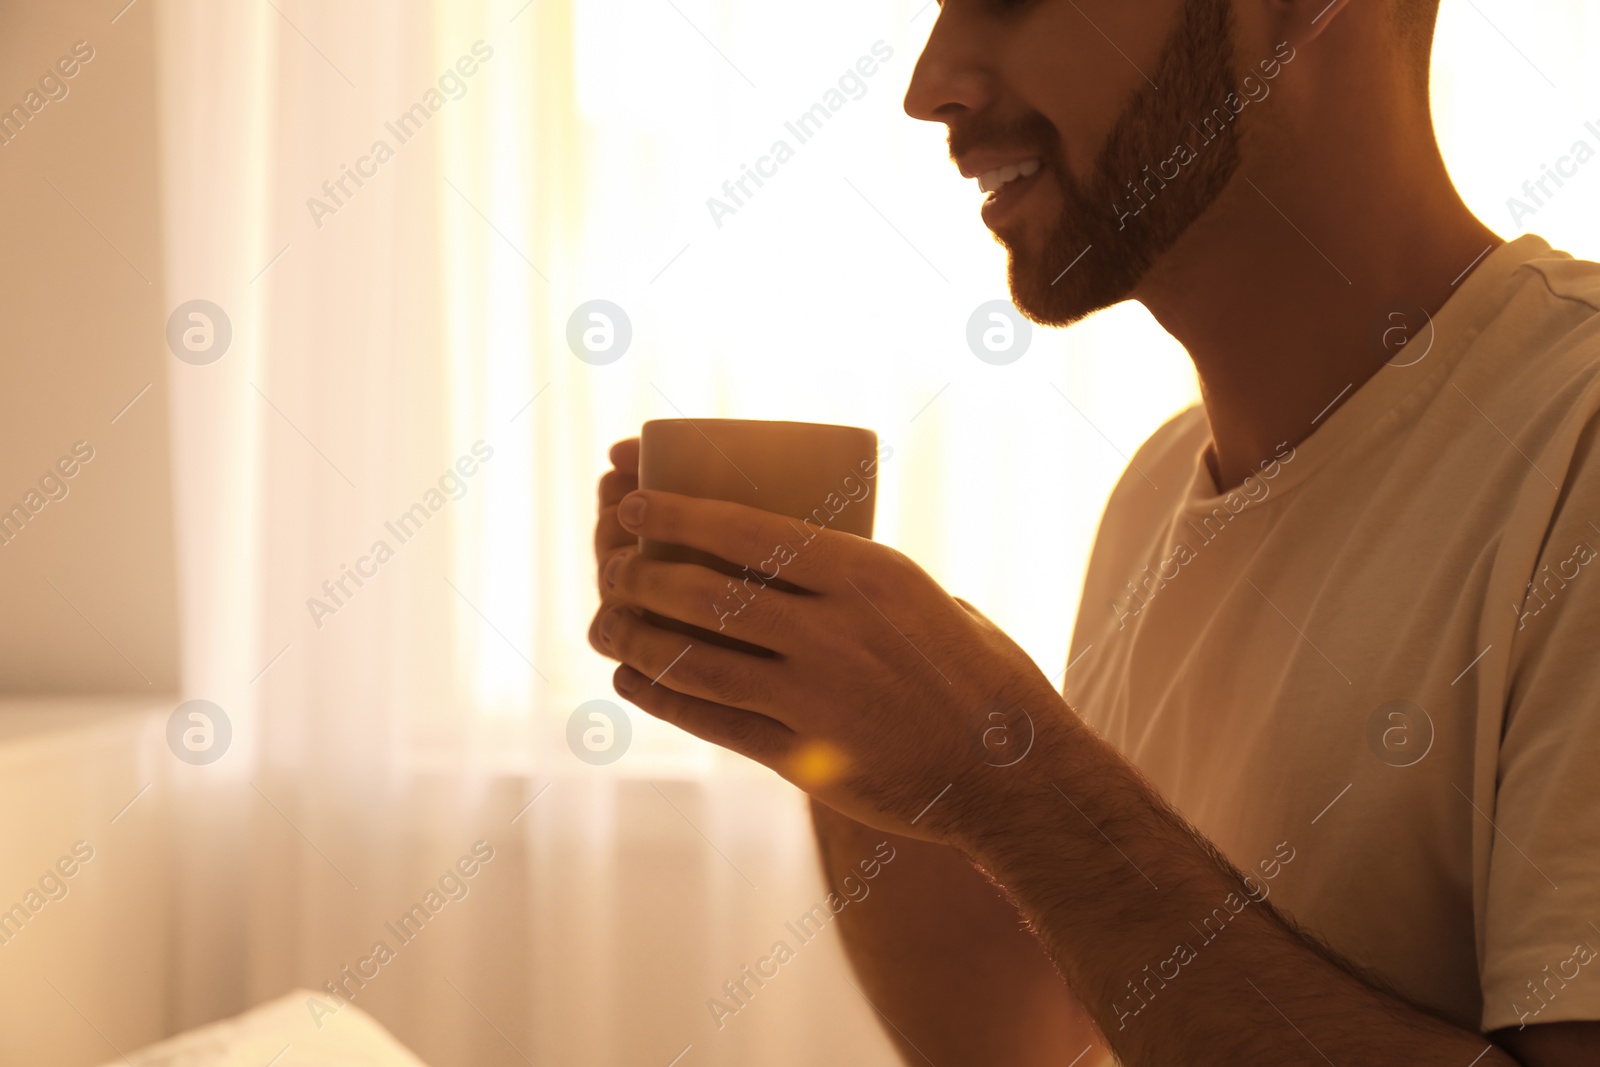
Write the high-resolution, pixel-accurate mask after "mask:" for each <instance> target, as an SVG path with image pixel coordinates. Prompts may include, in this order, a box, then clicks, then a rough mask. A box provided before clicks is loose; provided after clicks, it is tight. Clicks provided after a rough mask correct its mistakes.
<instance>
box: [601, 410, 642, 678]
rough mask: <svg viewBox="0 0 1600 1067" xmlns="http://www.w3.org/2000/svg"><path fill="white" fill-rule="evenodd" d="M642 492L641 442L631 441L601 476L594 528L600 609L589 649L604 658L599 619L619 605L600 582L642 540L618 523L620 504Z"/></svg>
mask: <svg viewBox="0 0 1600 1067" xmlns="http://www.w3.org/2000/svg"><path fill="white" fill-rule="evenodd" d="M637 488H639V439H638V438H637V437H629V438H626V439H625V440H622V441H618V442H617V443H616V444H614V445H612V446H611V470H608V471H606V472H605V473H604V474H602V475H601V476H600V515H599V519H598V520H597V521H596V522H595V526H594V558H595V564H596V568H597V569H596V571H595V581H596V583H597V584H598V585H599V586H600V609H599V610H598V611H596V612H595V614H594V618H593V619H591V620H589V645H590V647H592V648H593V649H594V650H595V651H596V652H598V653H600V654H601V655H602V656H609V657H611V658H612V659H615V658H616V657H615V656H612V655H611V652H610V650H608V649H607V648H606V647H605V645H603V644H601V643H600V640H599V630H598V626H599V624H600V617H601V616H602V615H604V614H605V613H606V612H607V611H608V610H610V608H611V607H612V606H613V605H614V604H615V603H616V601H615V599H614V598H612V597H609V596H607V594H606V584H605V582H604V581H601V580H600V575H602V574H604V572H605V566H606V561H607V560H609V559H610V558H611V557H612V556H614V555H616V553H618V552H619V551H622V550H625V549H630V548H634V547H636V546H637V545H638V544H639V538H638V537H637V536H636V535H634V534H631V533H629V532H628V531H627V530H624V529H623V528H622V526H621V524H619V523H618V522H617V503H618V502H619V501H620V500H621V499H622V498H623V497H625V496H627V495H628V494H629V493H631V492H633V491H634V490H635V489H637Z"/></svg>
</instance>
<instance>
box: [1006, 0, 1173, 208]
mask: <svg viewBox="0 0 1600 1067" xmlns="http://www.w3.org/2000/svg"><path fill="white" fill-rule="evenodd" d="M1182 9H1183V0H1144V2H1141V3H1128V2H1127V0H1076V3H1049V4H1038V5H1036V7H1035V12H1036V13H1034V14H1032V15H1030V16H1028V17H1026V18H1021V19H1018V20H1017V22H1016V25H1015V29H1014V32H1013V33H1012V34H1011V35H1010V36H1009V44H1008V46H1007V47H1006V48H1005V49H1004V50H1003V52H1002V60H1001V69H1000V72H999V74H1000V78H1001V81H1002V82H1003V83H1004V85H1005V87H1006V90H1009V91H1010V92H1011V93H1015V94H1016V95H1017V96H1019V97H1021V102H1022V104H1023V106H1025V107H1027V108H1029V109H1031V110H1034V111H1037V112H1039V113H1041V114H1043V115H1044V117H1045V118H1047V119H1048V120H1049V121H1050V123H1051V124H1052V125H1053V126H1054V127H1055V129H1056V132H1057V133H1058V134H1059V136H1060V138H1061V147H1062V151H1063V152H1064V153H1065V155H1066V166H1067V168H1068V170H1069V172H1070V173H1071V174H1072V175H1073V176H1074V177H1075V178H1077V179H1078V180H1079V181H1085V180H1087V179H1088V178H1089V177H1091V176H1092V175H1093V173H1094V163H1095V159H1096V157H1097V156H1098V154H1099V152H1100V147H1101V146H1102V145H1103V144H1104V143H1105V141H1106V138H1107V137H1108V136H1109V135H1110V133H1111V129H1112V127H1113V126H1114V125H1115V124H1116V122H1117V119H1119V118H1121V117H1122V114H1123V112H1124V111H1125V110H1126V109H1127V107H1128V104H1129V102H1130V101H1131V100H1132V98H1133V94H1134V93H1136V92H1138V91H1139V90H1141V89H1146V90H1148V89H1149V88H1150V82H1148V81H1146V76H1147V75H1148V76H1149V77H1150V78H1152V79H1153V78H1155V77H1156V75H1157V73H1158V71H1157V67H1158V65H1159V63H1160V58H1161V53H1162V49H1163V47H1164V46H1165V44H1166V41H1167V38H1168V37H1169V36H1170V35H1171V32H1172V30H1173V29H1174V28H1175V27H1176V26H1177V25H1178V21H1179V18H1180V16H1181V14H1182ZM1141 72H1142V73H1141ZM1003 107H1004V111H1005V113H1008V114H1009V113H1010V107H1009V106H1004V105H1003Z"/></svg>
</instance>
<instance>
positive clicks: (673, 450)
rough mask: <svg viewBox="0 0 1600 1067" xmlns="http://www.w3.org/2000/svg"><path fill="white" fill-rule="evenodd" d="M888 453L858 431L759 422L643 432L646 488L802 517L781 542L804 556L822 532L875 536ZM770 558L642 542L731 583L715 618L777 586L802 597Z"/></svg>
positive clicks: (665, 426)
mask: <svg viewBox="0 0 1600 1067" xmlns="http://www.w3.org/2000/svg"><path fill="white" fill-rule="evenodd" d="M888 453H889V450H888V448H887V447H885V448H883V449H882V450H880V449H879V447H878V435H877V434H875V433H873V432H872V431H871V430H863V429H859V428H857V427H854V426H829V425H825V424H821V423H812V422H763V421H758V420H753V419H652V420H651V421H649V422H647V423H645V424H644V427H643V428H642V429H641V430H640V433H639V488H640V489H659V490H664V491H666V492H669V493H682V494H683V495H685V496H695V497H703V498H706V499H711V500H728V501H732V502H733V503H736V504H744V505H747V506H749V507H752V508H759V509H760V510H762V511H770V512H773V513H775V514H778V515H784V516H787V517H789V518H790V519H792V520H794V521H793V522H792V523H790V524H788V525H789V528H790V529H791V530H792V531H793V534H792V536H791V537H789V538H786V539H785V540H784V541H783V542H782V543H783V544H785V545H787V546H788V548H789V550H790V551H792V552H793V553H794V554H796V555H798V554H801V553H803V552H804V551H805V546H806V545H807V544H808V543H810V541H812V540H815V539H816V537H817V536H818V534H819V532H820V531H822V530H838V531H843V532H845V533H850V534H855V535H856V536H858V537H871V536H872V520H873V515H874V510H875V509H874V504H875V503H876V502H877V487H878V478H877V476H878V463H879V461H880V460H881V459H884V458H887V456H888ZM778 548H779V546H778V545H773V546H771V550H769V555H772V558H771V559H766V558H763V559H762V560H741V561H738V562H731V561H729V560H724V559H719V558H718V557H716V556H713V555H710V554H708V553H705V552H700V551H697V550H695V549H692V548H686V547H684V546H683V545H672V544H664V543H662V542H659V541H650V540H647V539H645V538H642V537H641V538H640V539H639V551H640V553H641V554H642V555H643V556H645V557H646V558H648V559H659V560H669V561H674V562H679V563H698V564H700V565H702V566H705V567H709V568H711V569H712V570H715V571H719V572H720V573H722V574H725V575H727V576H728V582H727V589H726V591H725V594H724V596H723V598H722V600H721V602H720V603H719V604H717V605H713V606H712V609H713V610H712V612H708V615H709V614H713V613H714V614H715V615H716V617H717V618H718V619H719V621H720V620H725V619H726V618H727V617H728V615H732V614H737V613H738V611H739V610H740V608H741V607H742V606H743V605H744V604H746V603H749V602H750V601H751V600H752V599H753V598H755V597H757V596H761V595H763V591H764V590H766V589H768V588H774V589H777V590H786V591H791V592H792V591H794V589H795V588H796V587H795V586H794V585H793V584H792V583H789V582H786V581H785V580H784V578H783V576H782V564H781V563H779V562H778V558H779V556H781V555H783V553H777V554H773V552H775V551H776V550H777V549H778ZM644 616H645V618H646V619H647V620H648V621H649V622H651V623H653V624H654V625H656V626H659V627H662V628H663V629H668V630H673V631H676V632H678V633H682V634H686V635H688V636H691V637H695V638H698V639H700V640H703V641H707V642H710V643H712V644H717V645H722V646H723V647H726V648H736V649H739V650H740V651H744V652H751V653H755V654H758V655H770V653H769V652H768V651H767V650H766V649H763V648H759V647H757V646H755V645H751V644H749V643H747V642H744V641H739V640H736V639H735V638H732V637H729V636H728V635H727V634H725V633H722V632H720V631H718V630H713V629H706V628H702V627H698V626H693V625H690V624H688V623H685V622H681V621H679V620H677V619H668V618H664V617H662V616H659V615H656V614H655V613H653V612H645V613H644Z"/></svg>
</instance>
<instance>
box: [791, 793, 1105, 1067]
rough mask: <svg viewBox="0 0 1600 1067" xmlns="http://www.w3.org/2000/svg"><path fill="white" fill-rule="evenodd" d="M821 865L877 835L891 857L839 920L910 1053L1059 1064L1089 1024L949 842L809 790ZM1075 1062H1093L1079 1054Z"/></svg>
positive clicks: (920, 1058)
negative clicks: (870, 820) (854, 811)
mask: <svg viewBox="0 0 1600 1067" xmlns="http://www.w3.org/2000/svg"><path fill="white" fill-rule="evenodd" d="M811 814H812V821H813V823H814V824H815V826H816V831H817V844H818V847H819V849H820V851H821V856H822V866H823V874H824V877H825V878H826V879H827V881H828V884H829V887H830V888H832V889H833V890H834V891H835V892H839V893H841V895H842V894H843V890H842V889H841V887H840V881H841V879H843V878H844V877H845V876H846V875H848V874H850V873H852V872H856V873H857V874H858V877H859V872H858V871H857V864H858V863H859V862H860V860H861V859H862V858H863V857H868V856H871V855H872V854H873V849H874V848H876V847H877V846H878V844H879V843H880V842H882V841H885V840H887V841H888V842H889V843H890V845H891V846H892V847H893V848H894V860H893V862H891V863H889V864H887V865H885V866H884V868H883V871H882V873H881V874H880V875H879V876H878V878H877V879H876V880H875V881H874V883H873V889H872V895H871V896H870V897H869V898H867V899H866V900H864V901H863V903H862V906H861V907H849V908H845V909H844V910H843V911H841V912H840V913H839V918H838V925H839V926H840V928H841V932H842V934H843V936H844V945H845V952H846V953H847V954H848V956H849V957H850V962H851V964H852V965H853V967H854V968H855V972H856V976H857V980H858V982H859V983H860V986H859V988H860V991H861V992H862V994H863V995H864V996H865V997H866V998H867V1000H868V1001H870V1002H871V1004H872V1006H873V1008H874V1009H876V1014H877V1015H878V1018H879V1020H880V1022H881V1023H882V1025H883V1027H884V1030H885V1032H886V1033H887V1034H888V1035H889V1038H890V1040H891V1041H893V1042H894V1043H895V1046H896V1048H898V1049H899V1051H900V1055H901V1057H902V1058H903V1059H904V1060H905V1062H906V1063H908V1064H921V1063H925V1062H932V1063H936V1064H938V1065H939V1067H964V1065H969V1064H971V1065H978V1064H995V1063H1004V1064H1014V1065H1017V1067H1031V1065H1034V1064H1038V1065H1040V1067H1043V1065H1045V1064H1053V1065H1056V1067H1065V1065H1067V1064H1069V1063H1073V1062H1074V1061H1076V1060H1077V1059H1078V1058H1079V1057H1080V1056H1081V1055H1082V1054H1083V1053H1084V1052H1085V1051H1086V1050H1088V1049H1089V1048H1091V1047H1092V1048H1095V1049H1099V1047H1100V1045H1099V1041H1098V1038H1097V1036H1096V1035H1095V1033H1094V1025H1093V1023H1092V1022H1090V1020H1089V1017H1088V1015H1087V1013H1085V1012H1084V1011H1083V1008H1082V1007H1081V1006H1080V1005H1079V1004H1078V1001H1077V999H1076V998H1075V997H1073V996H1072V994H1071V993H1070V992H1069V991H1068V990H1067V987H1066V986H1065V984H1064V983H1063V982H1062V981H1061V976H1060V975H1059V974H1058V973H1057V972H1056V969H1055V966H1054V965H1053V964H1052V963H1051V962H1050V959H1049V957H1048V956H1046V955H1045V953H1044V950H1043V948H1042V947H1041V946H1040V945H1039V942H1038V941H1037V940H1035V938H1034V937H1033V935H1032V934H1030V933H1029V932H1028V931H1027V929H1026V927H1025V926H1024V925H1023V921H1022V917H1021V916H1020V915H1019V914H1018V913H1017V910H1016V908H1015V907H1014V906H1012V904H1011V903H1010V902H1009V901H1007V900H1006V899H1005V897H1004V895H1003V894H1002V893H1001V892H1000V890H998V889H997V888H995V886H994V885H992V884H991V883H990V882H989V881H988V879H986V878H985V877H984V876H983V875H982V874H981V873H980V872H979V871H978V870H977V869H976V868H975V867H973V866H972V862H971V861H970V860H968V859H967V858H966V856H964V855H962V854H961V853H960V852H957V851H956V850H955V849H953V848H949V847H948V846H945V845H936V844H933V843H931V842H928V841H919V840H916V839H913V838H909V837H901V836H899V835H897V834H887V833H884V832H881V831H878V830H873V829H871V828H869V827H866V826H863V825H862V824H860V823H858V822H856V821H854V820H853V819H848V818H846V817H845V816H843V815H840V814H838V813H837V812H835V811H834V810H833V809H831V808H829V807H827V806H826V805H823V804H821V803H820V802H818V801H815V800H813V801H812V803H811ZM1083 1062H1092V1061H1091V1060H1090V1058H1089V1057H1084V1058H1083Z"/></svg>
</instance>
